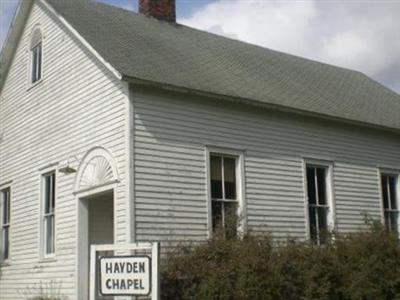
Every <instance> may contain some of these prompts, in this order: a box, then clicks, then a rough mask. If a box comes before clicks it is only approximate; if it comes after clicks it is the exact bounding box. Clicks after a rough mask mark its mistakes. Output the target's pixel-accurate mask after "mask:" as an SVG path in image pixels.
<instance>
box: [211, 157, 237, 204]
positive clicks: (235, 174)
mask: <svg viewBox="0 0 400 300" xmlns="http://www.w3.org/2000/svg"><path fill="white" fill-rule="evenodd" d="M212 158H218V159H220V164H221V170H220V172H221V191H222V192H221V195H222V198H219V197H213V193H212V186H213V185H212V180H213V179H212V175H211V176H210V188H211V199H212V200H213V201H226V202H238V184H237V176H238V175H237V162H238V157H237V156H233V155H226V154H214V153H211V154H210V168H211V172H212V169H213V166H212V164H211V161H212ZM226 158H228V159H233V160H234V181H233V183H234V185H235V191H234V195H235V197H234V198H227V197H226V182H227V181H226V180H225V175H226V174H225V159H226Z"/></svg>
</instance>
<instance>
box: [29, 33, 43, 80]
mask: <svg viewBox="0 0 400 300" xmlns="http://www.w3.org/2000/svg"><path fill="white" fill-rule="evenodd" d="M30 61H31V68H30V69H31V72H30V73H31V83H32V84H34V83H36V82H38V81H39V80H40V79H41V78H42V33H41V31H40V29H35V31H34V32H33V34H32V39H31V44H30Z"/></svg>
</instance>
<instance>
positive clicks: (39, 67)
mask: <svg viewBox="0 0 400 300" xmlns="http://www.w3.org/2000/svg"><path fill="white" fill-rule="evenodd" d="M41 77H42V44H39V45H37V80H39V79H40V78H41Z"/></svg>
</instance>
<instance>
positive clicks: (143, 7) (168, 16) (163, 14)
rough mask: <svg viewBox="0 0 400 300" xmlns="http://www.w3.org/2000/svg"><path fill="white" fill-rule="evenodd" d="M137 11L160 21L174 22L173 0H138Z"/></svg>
mask: <svg viewBox="0 0 400 300" xmlns="http://www.w3.org/2000/svg"><path fill="white" fill-rule="evenodd" d="M139 12H140V13H141V14H143V15H145V16H148V17H153V18H156V19H158V20H161V21H167V22H171V23H175V22H176V15H175V0H139Z"/></svg>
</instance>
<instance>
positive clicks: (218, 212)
mask: <svg viewBox="0 0 400 300" xmlns="http://www.w3.org/2000/svg"><path fill="white" fill-rule="evenodd" d="M211 203H212V208H211V209H212V211H211V214H212V228H213V231H217V230H222V202H219V201H212V202H211Z"/></svg>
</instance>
